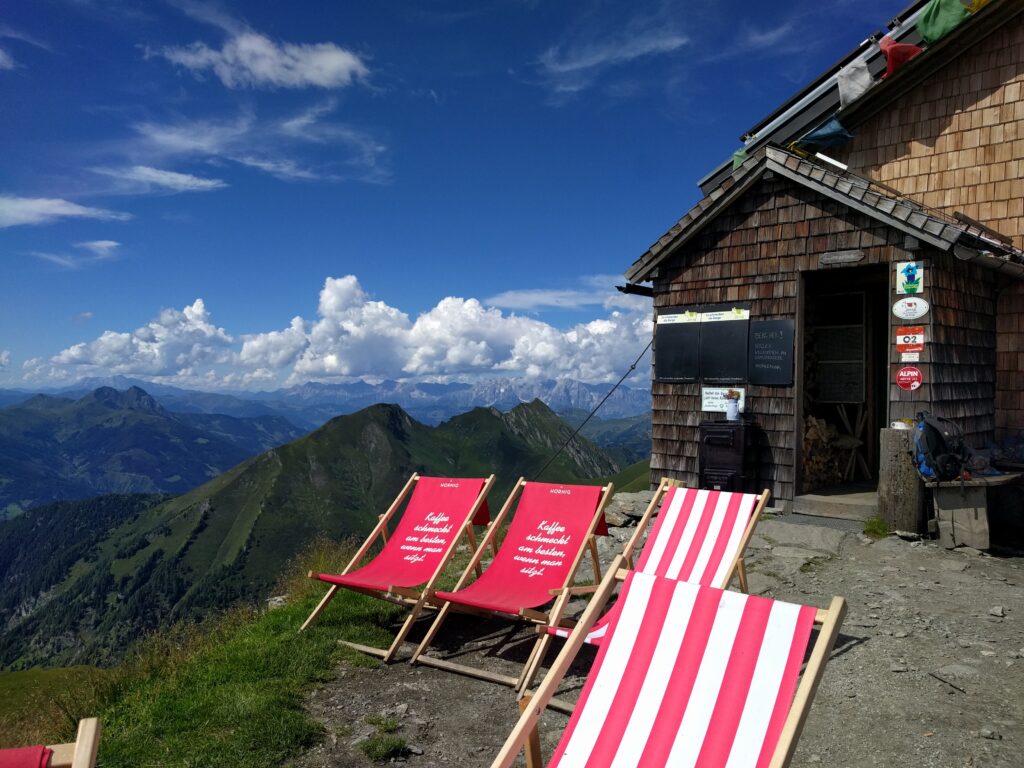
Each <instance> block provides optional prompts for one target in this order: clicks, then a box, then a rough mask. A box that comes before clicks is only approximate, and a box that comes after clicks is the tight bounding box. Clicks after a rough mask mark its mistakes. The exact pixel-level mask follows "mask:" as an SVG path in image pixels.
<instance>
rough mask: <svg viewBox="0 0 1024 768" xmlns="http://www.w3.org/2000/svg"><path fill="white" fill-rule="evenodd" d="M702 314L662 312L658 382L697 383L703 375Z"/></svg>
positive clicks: (656, 364) (683, 310)
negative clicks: (700, 361)
mask: <svg viewBox="0 0 1024 768" xmlns="http://www.w3.org/2000/svg"><path fill="white" fill-rule="evenodd" d="M700 319H701V316H700V313H699V312H694V311H693V310H692V309H687V308H686V307H663V308H662V309H660V310H658V318H657V325H656V326H655V330H654V378H655V379H656V380H658V381H679V382H688V381H696V380H697V377H698V376H699V375H700V369H699V368H698V357H697V353H698V349H699V345H700Z"/></svg>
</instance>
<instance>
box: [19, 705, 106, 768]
mask: <svg viewBox="0 0 1024 768" xmlns="http://www.w3.org/2000/svg"><path fill="white" fill-rule="evenodd" d="M99 746H100V721H99V720H97V719H96V718H95V717H87V718H85V719H84V720H80V721H79V723H78V736H77V738H76V739H75V742H74V743H73V744H52V745H51V746H49V747H43V746H37V747H20V748H18V749H0V768H94V766H95V765H96V752H97V750H98V749H99Z"/></svg>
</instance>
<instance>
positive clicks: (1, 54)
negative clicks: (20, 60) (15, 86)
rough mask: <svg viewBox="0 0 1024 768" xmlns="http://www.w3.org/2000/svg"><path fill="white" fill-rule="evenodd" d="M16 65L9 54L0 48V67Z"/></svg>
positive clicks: (12, 67) (6, 67)
mask: <svg viewBox="0 0 1024 768" xmlns="http://www.w3.org/2000/svg"><path fill="white" fill-rule="evenodd" d="M16 66H18V65H17V64H15V63H14V59H12V58H11V54H9V53H8V52H7V51H5V50H4V49H3V48H0V69H14V68H15V67H16Z"/></svg>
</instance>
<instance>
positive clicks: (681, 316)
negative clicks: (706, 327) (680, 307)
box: [658, 310, 700, 325]
mask: <svg viewBox="0 0 1024 768" xmlns="http://www.w3.org/2000/svg"><path fill="white" fill-rule="evenodd" d="M699 322H700V312H693V311H690V310H687V311H686V312H679V313H677V314H671V315H670V314H663V315H658V325H672V324H674V323H699Z"/></svg>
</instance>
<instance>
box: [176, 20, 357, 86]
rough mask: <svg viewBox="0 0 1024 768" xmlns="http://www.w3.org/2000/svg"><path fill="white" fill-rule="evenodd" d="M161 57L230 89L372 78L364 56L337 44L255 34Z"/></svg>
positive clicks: (334, 83) (247, 32) (345, 83)
mask: <svg viewBox="0 0 1024 768" xmlns="http://www.w3.org/2000/svg"><path fill="white" fill-rule="evenodd" d="M159 53H160V55H161V56H163V57H164V58H165V59H167V60H168V61H170V62H172V63H174V64H178V65H179V66H182V67H185V68H186V69H188V70H189V71H191V72H192V73H194V74H202V73H205V72H207V71H212V72H213V74H214V75H216V76H217V78H218V79H219V80H220V81H221V82H222V83H223V84H224V85H225V86H227V87H228V88H309V87H316V88H343V87H345V86H348V85H351V84H352V83H353V82H354V81H355V80H358V79H361V78H364V77H366V76H367V75H368V74H369V69H368V68H367V66H366V64H365V63H363V60H362V59H361V58H359V56H357V55H356V54H354V53H352V52H351V51H348V50H346V49H344V48H342V47H340V46H338V45H335V44H334V43H313V44H307V43H277V42H274V41H273V40H271V39H270V38H269V37H267V36H266V35H263V34H260V33H259V32H255V31H252V30H245V31H239V32H236V33H234V34H232V35H231V36H230V37H229V38H228V40H227V41H226V42H225V43H224V44H223V46H222V47H221V48H220V49H216V48H211V47H210V46H208V45H206V43H192V44H191V45H188V46H183V47H180V46H179V47H173V46H172V47H165V48H162V49H160V52H159Z"/></svg>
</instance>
